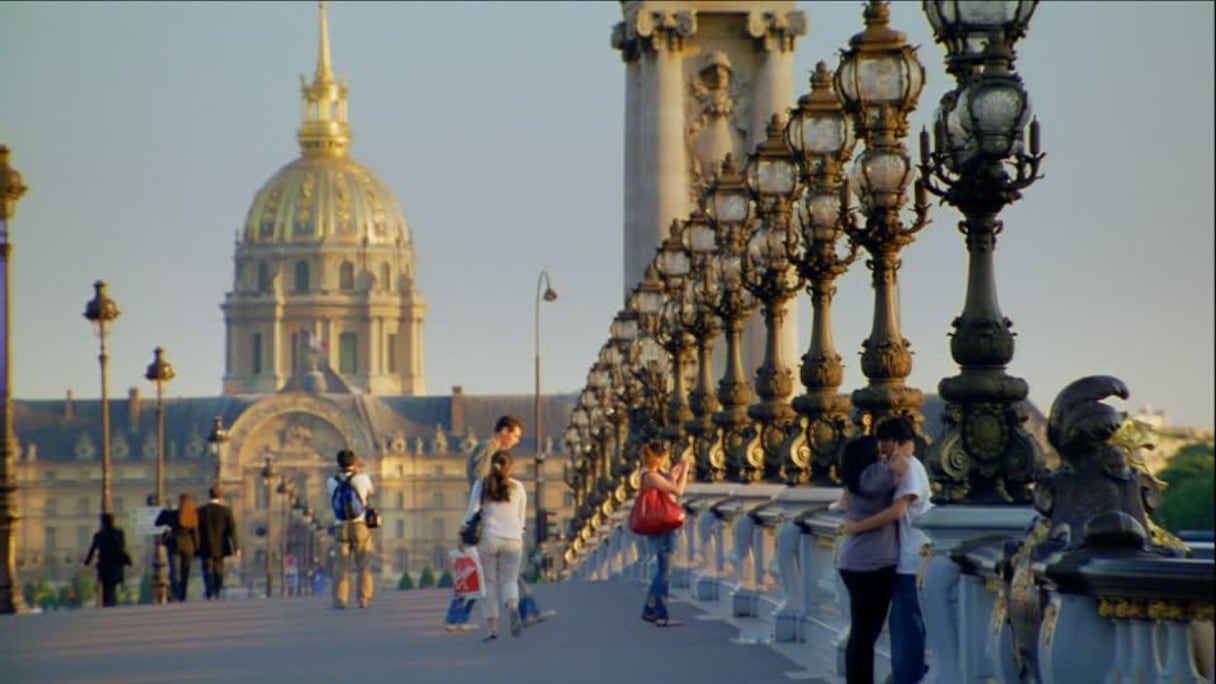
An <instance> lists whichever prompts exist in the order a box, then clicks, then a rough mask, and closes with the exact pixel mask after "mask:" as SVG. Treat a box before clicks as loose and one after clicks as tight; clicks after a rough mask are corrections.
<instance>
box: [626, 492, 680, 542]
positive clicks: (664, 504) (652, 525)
mask: <svg viewBox="0 0 1216 684" xmlns="http://www.w3.org/2000/svg"><path fill="white" fill-rule="evenodd" d="M683 524H684V507H683V506H681V505H680V504H678V503H676V502H675V501H673V500H672V498H671V495H670V494H667V493H666V492H661V491H659V490H657V489H655V488H653V487H644V488H643V489H642V491H641V492H638V498H636V499H634V501H633V509H632V510H630V511H629V529H631V530H633V533H634V534H645V535H653V534H667V533H668V532H671V531H672V530H677V529H679V528H680V526H682V525H683Z"/></svg>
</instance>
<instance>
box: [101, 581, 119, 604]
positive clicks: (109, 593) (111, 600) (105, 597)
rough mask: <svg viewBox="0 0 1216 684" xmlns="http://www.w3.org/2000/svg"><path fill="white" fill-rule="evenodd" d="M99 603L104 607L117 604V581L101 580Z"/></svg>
mask: <svg viewBox="0 0 1216 684" xmlns="http://www.w3.org/2000/svg"><path fill="white" fill-rule="evenodd" d="M101 605H102V606H103V607H106V608H108V607H110V606H116V605H118V582H105V581H102V583H101Z"/></svg>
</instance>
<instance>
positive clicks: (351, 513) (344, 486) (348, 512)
mask: <svg viewBox="0 0 1216 684" xmlns="http://www.w3.org/2000/svg"><path fill="white" fill-rule="evenodd" d="M325 487H326V489H327V490H328V491H329V499H330V503H331V504H332V506H333V513H334V520H335V524H336V525H337V530H336V534H335V535H334V536H335V539H336V540H337V545H338V555H337V557H336V558H335V561H336V567H335V568H334V603H333V607H334V608H337V609H342V608H345V607H346V604H347V601H348V599H349V598H350V576H349V575H350V571H351V569H352V568H351V565H352V561H353V565H354V566H355V568H356V569H357V570H358V572H359V586H358V589H357V592H358V600H359V607H360V608H367V607H369V606H370V605H371V603H372V592H373V590H374V586H373V584H372V569H371V555H372V533H371V530H370V529H368V526H367V519H366V514H367V508H368V506H367V497H369V496H371V495H372V494H373V493H374V491H375V489H374V488H373V487H372V479H371V478H370V477H368V476H367V475H366V474H365V473H361V472H359V459H358V458H356V457H355V452H353V451H351V450H350V449H343V450H341V451H339V452H338V474H337V475H334V476H333V477H331V478H329V479H328V480H326V481H325Z"/></svg>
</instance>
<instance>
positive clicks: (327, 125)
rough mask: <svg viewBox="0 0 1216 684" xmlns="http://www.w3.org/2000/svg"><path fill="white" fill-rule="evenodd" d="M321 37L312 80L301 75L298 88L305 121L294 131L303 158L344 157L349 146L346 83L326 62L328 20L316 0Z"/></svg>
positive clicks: (327, 52)
mask: <svg viewBox="0 0 1216 684" xmlns="http://www.w3.org/2000/svg"><path fill="white" fill-rule="evenodd" d="M317 5H318V9H319V13H320V23H321V28H320V38H319V40H318V46H317V70H316V72H315V73H314V74H313V79H312V83H307V82H306V81H305V80H304V76H303V74H301V75H300V90H301V92H302V93H303V95H304V121H303V122H302V123H301V124H300V130H299V131H298V132H297V133H296V139H297V140H299V141H300V153H301V154H302V155H304V156H305V157H317V156H344V155H345V154H346V149H347V147H349V146H350V138H351V135H350V125H349V124H347V122H346V83H345V81H343V82H342V83H338V82H337V81H336V80H335V79H334V73H333V69H332V67H331V66H330V61H329V22H328V21H326V18H325V3H324V2H318V3H317Z"/></svg>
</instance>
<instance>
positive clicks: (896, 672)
mask: <svg viewBox="0 0 1216 684" xmlns="http://www.w3.org/2000/svg"><path fill="white" fill-rule="evenodd" d="M888 624H889V625H890V629H891V674H892V676H893V679H894V684H918V683H919V682H920V680H921V679H923V678H924V676H925V620H924V618H923V617H922V616H921V612H920V600H919V599H918V598H917V595H916V575H900V574H897V575H895V587H894V591H893V592H892V594H891V619H890V621H889V623H888Z"/></svg>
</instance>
